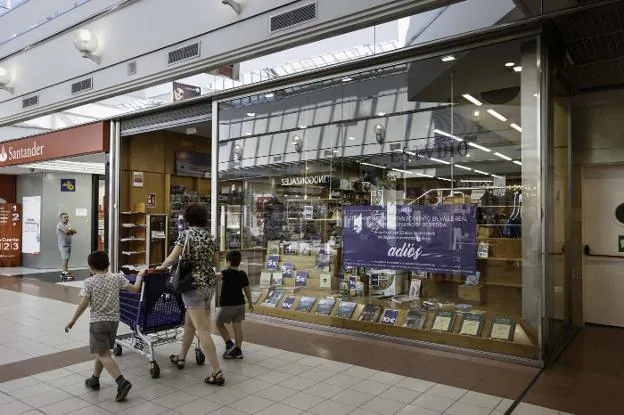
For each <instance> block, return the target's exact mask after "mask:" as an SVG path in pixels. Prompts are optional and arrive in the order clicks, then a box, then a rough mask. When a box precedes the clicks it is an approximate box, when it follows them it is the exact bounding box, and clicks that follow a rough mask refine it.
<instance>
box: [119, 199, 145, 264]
mask: <svg viewBox="0 0 624 415" xmlns="http://www.w3.org/2000/svg"><path fill="white" fill-rule="evenodd" d="M120 227H121V229H120V234H121V238H120V240H119V246H120V253H121V255H120V266H121V267H122V268H125V269H127V270H135V269H138V268H141V267H145V266H146V264H147V262H146V259H147V232H146V231H147V216H146V214H145V205H142V204H137V205H136V206H135V210H133V211H124V212H121V225H120Z"/></svg>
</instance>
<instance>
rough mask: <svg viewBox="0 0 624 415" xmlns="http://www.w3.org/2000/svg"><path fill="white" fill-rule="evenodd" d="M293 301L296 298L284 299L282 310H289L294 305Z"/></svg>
mask: <svg viewBox="0 0 624 415" xmlns="http://www.w3.org/2000/svg"><path fill="white" fill-rule="evenodd" d="M295 300H297V298H296V297H286V298H285V299H284V302H283V303H282V307H281V308H282V310H291V309H292V307H293V305H294V304H295Z"/></svg>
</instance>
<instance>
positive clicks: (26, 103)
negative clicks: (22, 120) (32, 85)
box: [22, 95, 39, 109]
mask: <svg viewBox="0 0 624 415" xmlns="http://www.w3.org/2000/svg"><path fill="white" fill-rule="evenodd" d="M36 105H39V95H34V96H32V97H28V98H25V99H23V100H22V109H26V108H30V107H34V106H36Z"/></svg>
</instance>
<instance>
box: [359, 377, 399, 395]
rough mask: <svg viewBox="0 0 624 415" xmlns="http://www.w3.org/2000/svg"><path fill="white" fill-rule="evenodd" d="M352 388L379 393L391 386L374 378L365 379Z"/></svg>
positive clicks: (372, 393) (369, 392) (373, 393)
mask: <svg viewBox="0 0 624 415" xmlns="http://www.w3.org/2000/svg"><path fill="white" fill-rule="evenodd" d="M351 389H353V390H356V391H359V392H364V393H368V394H371V395H379V394H380V393H382V392H383V391H385V390H388V389H390V386H389V385H386V384H383V383H378V382H375V381H372V380H364V381H362V382H360V383H357V384H355V385H353V386H352V387H351Z"/></svg>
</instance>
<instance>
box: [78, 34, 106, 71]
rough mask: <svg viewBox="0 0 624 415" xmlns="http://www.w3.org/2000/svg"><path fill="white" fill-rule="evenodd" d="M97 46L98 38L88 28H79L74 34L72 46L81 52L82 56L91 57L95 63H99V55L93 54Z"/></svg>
mask: <svg viewBox="0 0 624 415" xmlns="http://www.w3.org/2000/svg"><path fill="white" fill-rule="evenodd" d="M98 46H99V42H98V38H97V36H95V35H94V34H93V33H91V31H90V30H88V29H80V30H78V31H76V34H75V35H74V47H75V48H76V49H77V50H78V52H80V53H81V55H82V57H83V58H87V59H91V60H92V61H93V62H95V63H96V64H98V65H99V64H100V63H101V59H100V57H99V56H96V55H95V52H96V51H97V49H98Z"/></svg>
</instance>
